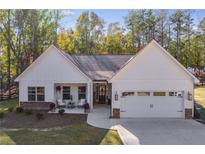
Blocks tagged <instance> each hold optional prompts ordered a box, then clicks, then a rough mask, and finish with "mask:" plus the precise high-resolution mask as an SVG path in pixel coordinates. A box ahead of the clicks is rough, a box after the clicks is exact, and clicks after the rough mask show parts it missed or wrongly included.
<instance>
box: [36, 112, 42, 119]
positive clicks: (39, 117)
mask: <svg viewBox="0 0 205 154" xmlns="http://www.w3.org/2000/svg"><path fill="white" fill-rule="evenodd" d="M36 118H37V119H38V120H42V119H44V115H43V113H36Z"/></svg>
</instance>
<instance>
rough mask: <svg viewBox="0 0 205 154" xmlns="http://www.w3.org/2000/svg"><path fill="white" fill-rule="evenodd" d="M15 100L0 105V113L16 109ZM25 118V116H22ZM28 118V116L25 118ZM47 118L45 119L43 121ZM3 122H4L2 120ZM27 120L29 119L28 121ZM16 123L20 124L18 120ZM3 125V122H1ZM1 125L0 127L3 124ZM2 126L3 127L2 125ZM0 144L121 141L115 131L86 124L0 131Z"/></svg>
mask: <svg viewBox="0 0 205 154" xmlns="http://www.w3.org/2000/svg"><path fill="white" fill-rule="evenodd" d="M17 102H18V101H17V100H9V101H4V102H2V103H0V112H2V111H3V112H5V113H6V116H7V117H8V115H9V114H11V113H7V111H8V108H9V107H16V106H17V105H18V103H17ZM22 116H25V115H22ZM26 117H30V116H25V118H26ZM27 119H28V118H27ZM46 119H47V120H48V118H45V120H46ZM3 120H6V118H4V119H3ZM28 120H29V119H28ZM18 122H21V121H20V120H18ZM3 123H4V122H3ZM3 123H1V125H2V124H3ZM2 126H3V125H2ZM0 144H3V145H8V144H17V145H99V144H105V145H121V144H122V141H121V139H120V137H119V135H118V133H117V131H115V130H109V129H101V128H97V127H93V126H90V125H88V124H87V123H86V122H83V123H80V124H79V123H78V124H76V123H75V124H74V123H73V124H70V125H66V126H65V127H61V129H59V130H55V129H51V130H48V131H41V130H38V131H32V130H28V129H26V128H25V127H24V126H23V125H22V129H20V130H16V131H9V130H8V131H0Z"/></svg>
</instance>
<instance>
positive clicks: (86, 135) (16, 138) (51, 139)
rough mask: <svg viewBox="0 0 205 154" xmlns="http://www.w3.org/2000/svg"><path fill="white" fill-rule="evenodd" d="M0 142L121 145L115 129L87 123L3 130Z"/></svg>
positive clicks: (0, 134)
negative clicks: (48, 128)
mask: <svg viewBox="0 0 205 154" xmlns="http://www.w3.org/2000/svg"><path fill="white" fill-rule="evenodd" d="M0 144H18V145H25V144H26V145H27V144H28V145H98V144H105V145H113V144H115V145H116V144H117V145H121V144H122V141H121V139H120V137H119V135H118V133H117V131H115V130H107V129H100V128H96V127H92V126H90V125H88V124H80V125H72V126H67V127H65V128H62V129H61V130H49V131H31V130H19V131H5V132H1V133H0Z"/></svg>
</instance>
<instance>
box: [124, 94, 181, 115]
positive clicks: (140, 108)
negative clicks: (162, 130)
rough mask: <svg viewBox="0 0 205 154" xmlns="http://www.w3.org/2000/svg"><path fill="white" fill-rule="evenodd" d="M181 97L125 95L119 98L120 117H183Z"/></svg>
mask: <svg viewBox="0 0 205 154" xmlns="http://www.w3.org/2000/svg"><path fill="white" fill-rule="evenodd" d="M182 104H183V99H182V98H179V97H170V96H127V97H124V98H122V99H121V117H173V118H179V117H183V112H182V111H183V110H182V109H183V105H182Z"/></svg>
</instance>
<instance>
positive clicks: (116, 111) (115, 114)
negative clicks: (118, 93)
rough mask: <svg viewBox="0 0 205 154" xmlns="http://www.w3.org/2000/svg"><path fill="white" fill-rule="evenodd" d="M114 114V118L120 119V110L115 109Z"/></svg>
mask: <svg viewBox="0 0 205 154" xmlns="http://www.w3.org/2000/svg"><path fill="white" fill-rule="evenodd" d="M112 112H113V116H112V117H113V118H120V109H118V108H113V110H112Z"/></svg>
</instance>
